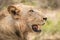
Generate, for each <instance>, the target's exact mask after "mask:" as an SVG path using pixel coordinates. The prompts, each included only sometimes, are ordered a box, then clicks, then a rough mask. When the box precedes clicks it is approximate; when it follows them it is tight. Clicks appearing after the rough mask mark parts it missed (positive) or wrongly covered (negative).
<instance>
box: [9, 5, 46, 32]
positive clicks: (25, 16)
mask: <svg viewBox="0 0 60 40" xmlns="http://www.w3.org/2000/svg"><path fill="white" fill-rule="evenodd" d="M8 11H9V13H10V14H11V16H12V18H13V19H14V20H15V21H18V24H19V25H20V27H21V25H22V24H23V25H25V26H26V27H24V26H23V27H22V28H23V29H24V30H27V31H29V32H37V33H38V32H41V26H42V25H44V24H45V21H46V20H47V18H46V17H44V15H43V14H42V13H40V11H39V10H37V9H35V8H33V7H32V6H27V5H12V6H9V7H8ZM23 29H22V30H23Z"/></svg>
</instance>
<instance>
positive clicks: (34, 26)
mask: <svg viewBox="0 0 60 40" xmlns="http://www.w3.org/2000/svg"><path fill="white" fill-rule="evenodd" d="M38 28H39V27H38V25H36V24H34V25H32V29H33V31H34V32H41V29H39V30H38Z"/></svg>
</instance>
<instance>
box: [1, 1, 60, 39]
mask: <svg viewBox="0 0 60 40" xmlns="http://www.w3.org/2000/svg"><path fill="white" fill-rule="evenodd" d="M15 3H23V4H27V5H33V6H36V7H37V8H39V9H40V10H41V11H42V13H44V14H46V16H47V17H48V20H47V22H46V24H45V25H44V26H43V27H42V33H41V34H40V36H38V37H37V38H36V39H34V40H51V39H52V40H60V0H0V10H2V9H4V8H5V7H7V6H8V5H11V4H15Z"/></svg>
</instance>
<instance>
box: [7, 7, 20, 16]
mask: <svg viewBox="0 0 60 40" xmlns="http://www.w3.org/2000/svg"><path fill="white" fill-rule="evenodd" d="M8 12H9V13H10V14H12V15H17V14H18V13H19V12H20V10H18V9H17V8H16V7H15V6H8Z"/></svg>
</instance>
